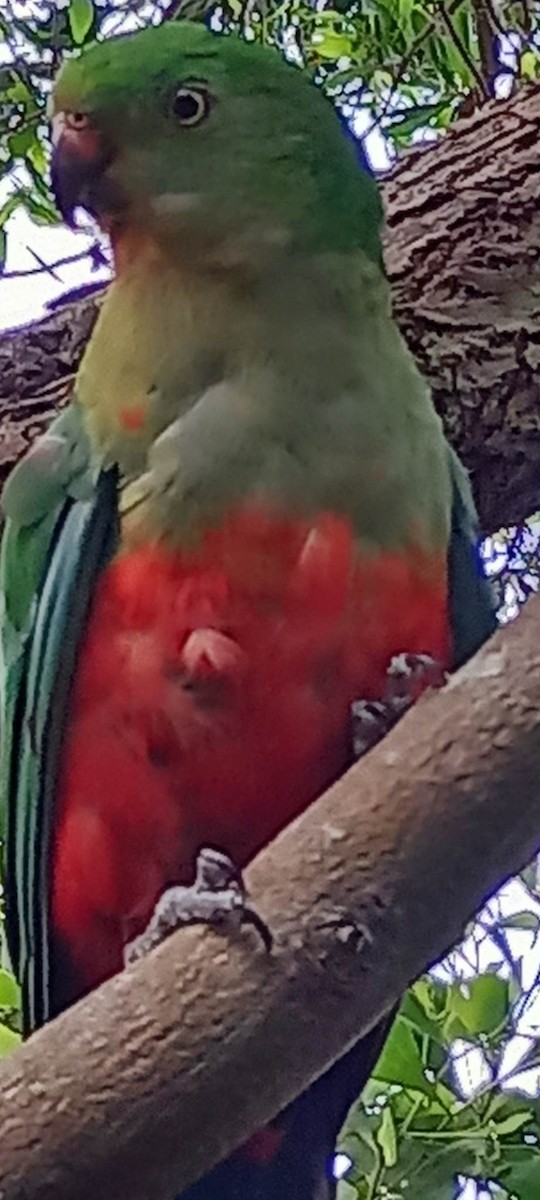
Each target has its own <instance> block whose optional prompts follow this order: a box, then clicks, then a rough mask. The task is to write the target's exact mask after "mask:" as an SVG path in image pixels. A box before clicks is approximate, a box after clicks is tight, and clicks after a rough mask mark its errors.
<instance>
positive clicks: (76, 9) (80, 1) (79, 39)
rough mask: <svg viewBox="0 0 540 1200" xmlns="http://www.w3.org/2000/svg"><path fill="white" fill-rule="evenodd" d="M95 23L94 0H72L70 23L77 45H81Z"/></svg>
mask: <svg viewBox="0 0 540 1200" xmlns="http://www.w3.org/2000/svg"><path fill="white" fill-rule="evenodd" d="M93 23H94V5H93V4H92V0H71V2H70V5H69V25H70V29H71V33H72V35H73V41H74V42H75V45H76V46H81V45H82V43H83V42H84V39H85V38H86V36H87V34H88V33H89V32H90V30H91V28H92V25H93Z"/></svg>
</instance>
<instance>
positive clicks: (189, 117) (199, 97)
mask: <svg viewBox="0 0 540 1200" xmlns="http://www.w3.org/2000/svg"><path fill="white" fill-rule="evenodd" d="M173 112H174V115H175V116H176V117H178V120H179V121H180V124H181V125H199V124H200V122H201V121H204V119H205V117H207V116H208V113H209V112H210V96H209V95H208V92H207V91H206V90H205V88H196V87H186V86H185V85H184V86H183V87H179V88H178V91H177V93H176V96H175V97H174V101H173Z"/></svg>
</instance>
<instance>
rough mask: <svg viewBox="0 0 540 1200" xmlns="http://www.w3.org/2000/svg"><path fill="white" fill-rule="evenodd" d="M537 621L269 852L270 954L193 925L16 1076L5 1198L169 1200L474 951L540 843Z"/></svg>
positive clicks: (52, 1032) (13, 1064) (486, 652)
mask: <svg viewBox="0 0 540 1200" xmlns="http://www.w3.org/2000/svg"><path fill="white" fill-rule="evenodd" d="M539 628H540V597H536V598H535V599H534V600H532V601H531V602H530V605H529V606H528V607H527V609H526V611H525V613H524V614H523V615H522V616H521V618H520V619H519V620H518V621H517V622H516V623H515V624H514V625H513V626H511V627H509V628H507V629H505V630H503V631H501V632H499V633H498V634H496V636H495V637H494V638H493V639H492V640H491V642H490V643H489V644H488V645H487V646H486V647H485V648H484V649H483V650H482V651H481V653H480V654H479V655H478V656H477V657H476V658H475V659H474V660H473V661H472V662H471V663H469V664H468V665H467V667H466V668H464V669H463V670H462V671H460V672H459V673H458V674H457V675H456V676H454V677H453V679H452V680H451V681H450V683H449V684H448V685H447V687H446V688H445V689H444V690H443V691H441V692H440V693H437V694H436V695H435V696H432V697H427V698H425V699H423V700H421V701H420V702H419V704H418V705H417V706H416V707H415V709H414V710H413V711H412V712H411V713H409V714H408V715H407V716H406V717H405V718H404V719H403V721H402V722H401V723H400V724H399V725H398V726H397V728H396V729H395V730H394V731H393V732H392V733H390V734H389V735H388V737H386V738H385V739H384V740H383V742H382V743H381V744H380V746H379V747H378V748H377V749H376V750H374V751H373V752H372V753H370V754H368V755H367V756H366V758H365V759H364V760H363V761H362V762H361V763H359V764H357V766H356V767H354V768H353V769H352V770H351V771H350V772H349V773H348V774H347V775H346V776H344V778H343V779H342V780H340V782H339V783H337V784H336V785H335V786H334V787H333V788H331V789H330V790H329V791H328V792H327V793H326V795H325V796H323V797H322V798H321V799H320V800H319V801H317V802H316V803H315V804H314V805H312V807H311V808H310V809H309V810H308V811H307V812H306V813H304V814H303V816H302V817H300V818H299V819H298V820H297V821H296V822H294V823H293V824H292V825H291V826H289V828H288V829H286V830H285V831H284V833H283V834H281V835H280V836H279V837H278V838H277V839H276V840H275V842H273V843H272V845H271V846H269V847H268V848H267V849H266V850H265V851H264V852H263V853H262V854H260V855H259V856H258V858H257V859H256V860H255V862H254V863H253V864H252V866H251V868H250V870H249V872H248V875H247V883H248V886H249V888H250V891H251V894H252V897H253V900H254V902H255V903H256V905H257V907H258V908H259V911H260V913H261V915H262V916H263V917H264V918H266V919H267V920H268V922H269V924H270V926H271V928H272V931H273V933H274V937H275V948H274V950H273V952H272V954H266V952H265V951H264V950H263V949H262V947H261V944H260V942H259V943H257V941H253V939H252V936H251V935H249V936H248V935H246V936H245V937H242V938H241V939H239V940H238V942H237V943H236V944H235V943H231V942H226V941H223V939H220V938H218V937H217V935H215V934H212V933H210V932H209V931H204V932H201V931H200V930H194V929H190V930H186V931H184V932H183V933H177V934H175V935H174V936H173V937H172V938H170V939H169V941H168V942H167V943H165V945H163V946H161V947H160V948H159V950H157V951H155V952H154V953H153V954H152V955H151V956H150V957H149V958H147V959H146V960H144V961H143V962H142V963H138V964H137V965H136V966H135V967H134V968H131V969H130V970H128V971H125V972H124V973H123V974H121V975H119V976H117V977H116V978H115V979H113V980H111V981H109V983H107V984H105V985H104V987H102V988H100V989H98V990H97V991H96V992H94V993H93V994H92V995H91V996H90V997H88V998H87V999H85V1000H84V1001H83V1002H82V1003H81V1004H79V1005H75V1006H74V1007H73V1008H72V1009H71V1010H70V1011H69V1012H67V1013H64V1014H63V1015H62V1016H61V1017H60V1018H58V1019H57V1020H56V1021H53V1022H52V1023H51V1024H50V1025H49V1026H47V1027H46V1028H45V1029H44V1030H42V1031H41V1032H40V1033H38V1034H36V1035H35V1037H33V1038H31V1039H30V1041H29V1042H28V1043H27V1044H26V1045H25V1046H24V1047H23V1048H22V1049H21V1050H19V1051H17V1052H16V1053H15V1054H14V1055H13V1056H12V1057H11V1058H10V1059H7V1060H6V1061H5V1062H3V1063H2V1064H1V1068H0V1197H1V1198H2V1200H30V1198H31V1200H94V1197H95V1196H99V1197H100V1200H168V1198H169V1197H170V1195H172V1194H173V1193H174V1190H175V1188H176V1189H179V1188H181V1187H182V1186H184V1185H186V1184H188V1183H189V1182H191V1181H192V1180H193V1179H194V1178H196V1177H197V1176H198V1175H199V1174H201V1173H203V1171H204V1169H208V1168H209V1167H210V1166H211V1165H212V1163H214V1162H215V1161H217V1160H218V1159H219V1158H220V1157H222V1156H223V1155H224V1154H225V1153H226V1152H228V1151H229V1150H231V1149H232V1148H233V1147H234V1146H235V1145H238V1143H239V1142H241V1141H243V1140H244V1139H245V1138H246V1137H247V1136H248V1135H249V1134H250V1133H252V1132H253V1131H254V1130H255V1129H256V1128H258V1127H260V1126H261V1125H262V1124H263V1123H264V1122H265V1121H267V1120H268V1119H270V1118H271V1117H272V1116H274V1114H275V1113H276V1112H277V1111H279V1110H280V1109H281V1108H282V1107H284V1105H285V1104H286V1103H287V1102H288V1101H289V1100H290V1099H291V1098H292V1097H293V1096H294V1095H296V1094H298V1093H299V1092H300V1091H301V1090H302V1089H303V1088H304V1087H305V1086H307V1085H308V1084H309V1083H310V1082H311V1080H312V1079H313V1078H314V1077H315V1076H316V1075H318V1074H319V1073H320V1072H321V1071H322V1070H324V1069H325V1068H326V1067H327V1066H328V1065H329V1064H330V1063H331V1062H332V1061H334V1060H335V1059H336V1058H337V1057H338V1056H339V1055H340V1054H341V1053H343V1052H344V1051H345V1050H346V1049H347V1048H348V1047H349V1046H350V1045H351V1044H352V1042H353V1041H354V1039H355V1038H356V1037H358V1036H359V1035H360V1034H361V1033H363V1032H366V1031H367V1030H368V1029H369V1028H370V1027H371V1026H372V1025H373V1024H374V1022H375V1021H376V1019H377V1018H378V1017H380V1016H381V1014H382V1013H383V1012H385V1011H387V1010H388V1009H389V1008H390V1006H391V1005H392V1003H393V1002H394V1001H395V1000H396V999H397V997H398V996H399V995H400V994H401V993H402V992H403V990H404V988H405V987H406V985H407V984H408V983H409V982H410V980H411V979H412V978H413V977H414V976H416V975H417V974H418V973H419V972H420V971H421V970H422V969H423V968H424V967H425V966H426V963H430V962H433V961H434V959H436V958H438V957H439V956H440V955H441V954H442V953H443V952H444V951H445V950H446V949H447V948H448V947H449V945H451V944H452V943H453V942H454V941H455V939H456V937H457V936H458V935H459V933H460V931H461V929H462V926H463V923H464V921H465V920H466V919H467V918H468V917H470V916H471V915H472V913H473V912H474V911H475V910H476V909H477V908H478V906H479V905H480V903H481V902H482V901H483V900H484V899H485V898H486V896H487V895H488V894H490V893H491V892H492V891H493V889H494V888H495V886H496V885H498V884H500V883H501V882H502V881H503V879H505V878H506V877H507V876H508V875H509V874H511V873H513V872H515V871H516V870H518V869H519V867H520V866H522V865H523V864H524V863H525V862H526V861H528V860H529V858H530V857H531V856H532V854H533V852H534V850H535V849H536V847H537V845H538V841H539V838H540V817H539V812H538V776H539V772H540V636H539ZM426 813H429V821H427V820H426ZM441 847H444V854H442V855H441ZM276 1065H277V1069H276ZM261 1080H264V1086H261ZM149 1147H152V1153H149Z"/></svg>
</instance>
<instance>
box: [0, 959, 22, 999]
mask: <svg viewBox="0 0 540 1200" xmlns="http://www.w3.org/2000/svg"><path fill="white" fill-rule="evenodd" d="M20 1003H21V989H20V987H19V985H18V983H17V981H16V979H15V978H14V976H13V975H12V974H11V971H5V970H4V969H3V968H0V1008H19V1007H20Z"/></svg>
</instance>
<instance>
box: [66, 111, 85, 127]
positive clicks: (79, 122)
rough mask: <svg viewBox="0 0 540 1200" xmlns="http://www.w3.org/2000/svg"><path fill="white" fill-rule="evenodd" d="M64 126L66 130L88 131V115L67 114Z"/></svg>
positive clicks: (78, 113)
mask: <svg viewBox="0 0 540 1200" xmlns="http://www.w3.org/2000/svg"><path fill="white" fill-rule="evenodd" d="M66 125H67V127H68V129H75V130H80V129H88V128H89V126H90V117H89V116H88V113H83V112H67V113H66Z"/></svg>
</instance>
